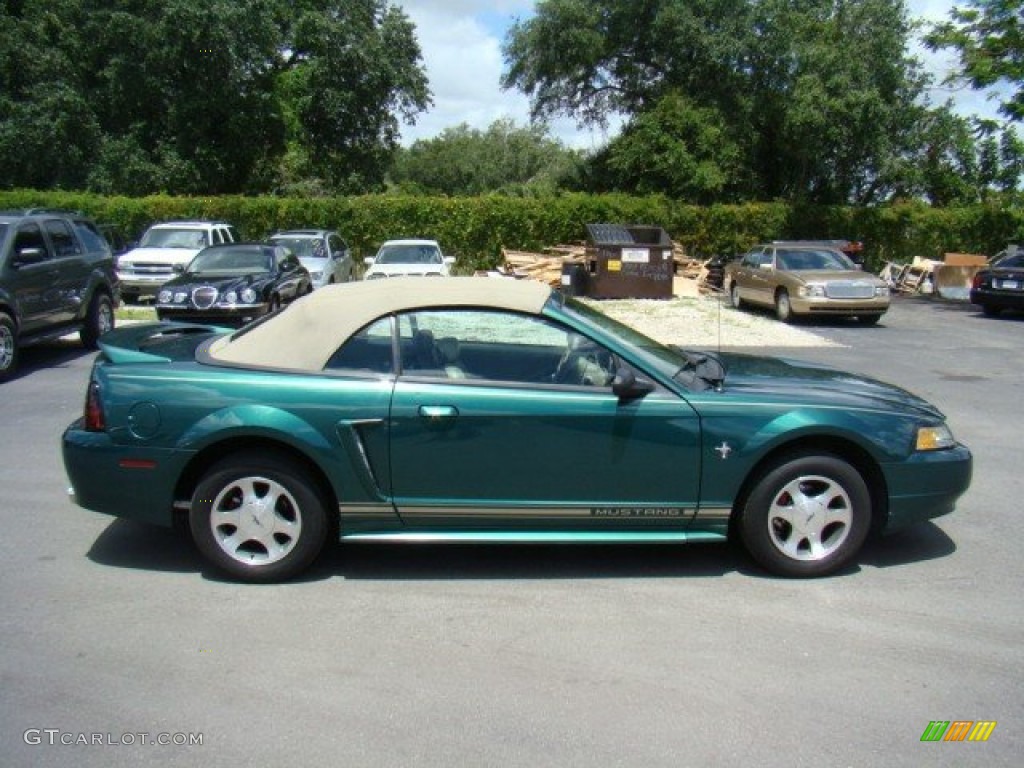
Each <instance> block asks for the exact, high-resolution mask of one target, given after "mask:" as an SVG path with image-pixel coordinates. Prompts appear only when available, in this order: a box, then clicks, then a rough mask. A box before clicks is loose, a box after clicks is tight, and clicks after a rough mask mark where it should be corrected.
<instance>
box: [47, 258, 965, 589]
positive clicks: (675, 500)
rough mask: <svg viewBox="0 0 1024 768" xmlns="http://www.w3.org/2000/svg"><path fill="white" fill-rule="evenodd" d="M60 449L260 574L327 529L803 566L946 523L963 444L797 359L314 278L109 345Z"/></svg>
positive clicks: (97, 478)
mask: <svg viewBox="0 0 1024 768" xmlns="http://www.w3.org/2000/svg"><path fill="white" fill-rule="evenodd" d="M100 343H101V347H102V351H101V353H100V354H99V355H98V357H97V360H96V362H95V364H94V367H93V370H92V374H91V378H90V381H89V384H88V391H87V395H86V400H85V409H84V414H83V416H82V417H81V418H80V419H78V420H77V421H75V422H74V423H73V424H72V425H71V426H69V427H68V429H67V430H66V432H65V433H64V436H63V451H64V462H65V466H66V469H67V473H68V475H69V477H70V480H71V486H72V487H71V494H72V497H73V499H74V501H76V502H77V503H78V504H79V505H81V506H83V507H85V508H87V509H91V510H96V511H98V512H105V513H108V514H111V515H118V516H123V517H129V518H133V519H136V520H142V521H147V522H151V523H158V524H161V525H170V524H172V523H173V522H174V519H175V517H176V516H181V517H184V518H187V521H188V525H189V527H190V529H191V532H192V535H193V537H194V538H195V541H196V544H197V545H198V547H199V549H200V551H201V552H202V553H203V555H204V556H205V557H206V558H208V559H209V561H210V562H212V563H213V564H214V565H215V566H216V567H218V568H219V569H221V570H222V571H224V572H227V573H228V574H230V575H232V576H234V577H236V578H239V579H242V580H246V581H274V580H280V579H285V578H288V577H290V576H293V575H295V574H297V573H298V572H300V571H301V570H303V569H304V568H306V567H307V566H309V565H310V563H311V562H312V561H313V560H314V558H316V557H317V555H318V553H319V552H320V551H321V550H322V549H323V547H324V545H325V543H326V542H328V541H329V540H332V539H337V538H339V537H340V538H341V539H362V540H367V539H369V540H383V541H424V540H428V541H479V542H496V541H500V542H537V541H544V542H548V541H567V542H608V541H622V542H682V541H724V540H726V539H727V538H729V537H735V538H736V539H738V540H739V541H740V542H742V543H743V545H744V546H745V548H746V549H747V550H748V551H749V553H750V555H751V556H752V557H753V558H754V559H755V560H756V561H757V562H759V563H760V564H761V565H762V566H763V567H765V568H767V569H768V570H769V571H771V572H773V573H776V574H780V575H783V576H820V575H823V574H827V573H831V572H833V571H835V570H836V569H838V568H841V567H842V566H844V565H846V564H848V563H849V562H850V561H851V560H852V559H853V558H854V557H855V556H856V554H857V552H858V550H859V549H860V547H861V545H862V544H863V542H864V540H865V538H866V537H867V536H868V535H869V534H870V533H873V532H881V531H886V530H892V529H895V528H900V527H903V526H906V525H909V524H911V523H915V522H917V521H921V520H926V519H928V518H932V517H936V516H938V515H942V514H945V513H947V512H950V511H951V510H952V509H953V506H954V503H955V501H956V499H957V497H959V496H960V495H961V494H962V493H963V492H964V491H965V490H966V489H967V487H968V485H969V483H970V478H971V454H970V452H969V451H968V450H967V448H965V447H964V446H963V445H960V444H958V443H957V442H956V441H955V440H954V438H953V436H952V435H951V434H950V431H949V429H948V428H947V426H946V424H945V423H944V419H943V416H942V414H941V413H940V412H939V411H938V410H937V409H936V408H935V407H934V406H932V405H930V404H929V403H927V402H925V401H924V400H922V399H920V398H918V397H915V396H914V395H912V394H910V393H908V392H906V391H904V390H901V389H898V388H896V387H893V386H890V385H887V384H883V383H881V382H878V381H875V380H872V379H868V378H864V377H861V376H855V375H852V374H849V373H844V372H841V371H838V370H835V369H831V368H826V367H822V366H819V365H811V364H807V363H800V362H796V361H792V360H783V359H772V358H761V357H748V356H740V355H712V354H709V353H703V352H690V351H684V350H682V349H678V348H674V347H669V346H664V345H662V344H659V343H657V342H655V341H652V340H651V339H649V338H646V337H645V336H642V335H641V334H639V333H637V332H636V331H634V330H632V329H630V328H629V327H627V326H624V325H622V324H620V323H618V322H615V321H613V320H611V319H610V318H608V317H606V316H605V315H603V314H602V313H600V312H599V311H596V310H594V309H592V308H590V307H589V306H587V305H586V304H583V303H580V302H578V301H576V300H574V299H571V298H565V297H563V296H562V295H561V294H560V293H558V292H557V291H552V290H551V289H550V288H549V287H548V286H546V285H544V284H542V283H539V282H533V281H518V280H512V279H504V278H482V277H480V278H469V277H467V278H461V277H460V278H451V279H448V280H424V279H415V278H405V279H402V280H379V281H369V282H359V283H348V284H344V285H336V286H327V287H325V288H322V289H320V290H318V291H316V292H314V293H312V294H310V295H309V296H305V297H303V298H301V299H299V300H297V301H296V302H294V303H293V304H291V305H290V306H289V307H287V308H286V309H284V310H282V311H280V312H278V313H276V314H274V315H269V316H267V317H265V318H262V319H261V320H258V321H256V322H255V323H253V324H251V325H248V326H246V327H245V328H242V329H241V330H238V331H234V332H230V331H227V330H225V329H222V328H216V327H211V326H202V325H188V324H175V323H164V324H145V325H136V326H129V327H126V328H122V329H119V330H117V331H113V332H111V333H109V334H107V335H106V336H104V337H103V338H102V339H101V341H100Z"/></svg>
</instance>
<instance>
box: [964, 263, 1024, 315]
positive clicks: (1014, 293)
mask: <svg viewBox="0 0 1024 768" xmlns="http://www.w3.org/2000/svg"><path fill="white" fill-rule="evenodd" d="M971 304H977V305H978V306H979V307H981V311H982V312H984V313H985V314H986V315H988V316H989V317H995V316H996V315H998V314H999V313H1000V312H1002V311H1003V310H1004V309H1017V310H1022V309H1024V251H1015V252H1011V253H1008V254H1006V255H1005V256H1003V257H1002V258H1000V259H998V260H997V261H994V262H992V263H991V264H989V266H987V267H986V268H985V269H983V270H981V271H980V272H978V274H976V275H975V276H974V281H973V282H972V283H971Z"/></svg>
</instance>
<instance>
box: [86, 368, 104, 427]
mask: <svg viewBox="0 0 1024 768" xmlns="http://www.w3.org/2000/svg"><path fill="white" fill-rule="evenodd" d="M84 421H85V429H86V431H87V432H102V431H104V430H105V429H106V428H107V419H106V416H104V414H103V403H102V402H101V401H100V385H99V384H97V383H96V382H95V381H90V382H89V388H88V389H87V390H86V391H85V414H84Z"/></svg>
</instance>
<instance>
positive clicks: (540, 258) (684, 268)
mask: <svg viewBox="0 0 1024 768" xmlns="http://www.w3.org/2000/svg"><path fill="white" fill-rule="evenodd" d="M586 253H587V246H586V244H584V243H567V244H563V245H552V246H549V247H547V248H545V249H544V250H543V251H541V252H539V253H538V252H534V251H513V250H509V249H507V248H503V249H502V258H503V266H502V267H501V268H500V269H499V270H498V272H499V273H500V274H507V275H513V276H515V277H532V278H533V279H535V280H541V281H543V282H545V283H548V285H551V286H553V287H558V286H559V285H561V280H562V265H563V264H565V263H583V262H584V261H585V260H586ZM672 260H673V261H674V262H675V274H676V276H677V277H684V278H689V279H691V280H697V281H698V282H699V281H701V280H702V279H703V277H706V276H707V269H706V268H705V266H704V265H705V263H706V262H705V261H701V260H699V259H692V258H690V257H689V256H687V255H686V250H685V249H684V248H683V247H682V246H681V245H679V244H678V243H673V244H672ZM702 275H703V277H702Z"/></svg>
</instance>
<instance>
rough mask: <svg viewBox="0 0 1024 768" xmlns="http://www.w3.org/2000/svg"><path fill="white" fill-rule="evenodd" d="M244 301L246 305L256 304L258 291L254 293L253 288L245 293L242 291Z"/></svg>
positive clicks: (247, 289)
mask: <svg viewBox="0 0 1024 768" xmlns="http://www.w3.org/2000/svg"><path fill="white" fill-rule="evenodd" d="M242 301H243V302H244V303H245V304H255V303H256V291H254V290H253V289H252V288H246V289H245V290H244V291H242Z"/></svg>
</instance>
